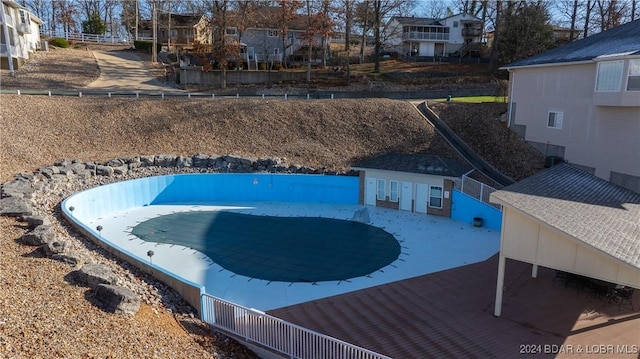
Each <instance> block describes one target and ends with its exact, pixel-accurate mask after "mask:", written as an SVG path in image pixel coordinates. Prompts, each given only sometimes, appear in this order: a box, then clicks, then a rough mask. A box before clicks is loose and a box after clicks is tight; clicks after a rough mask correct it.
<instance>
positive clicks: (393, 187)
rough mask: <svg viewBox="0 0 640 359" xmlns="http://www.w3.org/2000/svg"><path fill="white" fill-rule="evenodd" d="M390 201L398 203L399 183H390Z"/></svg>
mask: <svg viewBox="0 0 640 359" xmlns="http://www.w3.org/2000/svg"><path fill="white" fill-rule="evenodd" d="M389 201H391V202H398V181H389Z"/></svg>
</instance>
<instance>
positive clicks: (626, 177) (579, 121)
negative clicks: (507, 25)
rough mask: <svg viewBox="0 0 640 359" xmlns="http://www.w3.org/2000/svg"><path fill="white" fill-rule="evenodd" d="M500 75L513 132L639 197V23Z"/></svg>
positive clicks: (533, 59)
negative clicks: (504, 77)
mask: <svg viewBox="0 0 640 359" xmlns="http://www.w3.org/2000/svg"><path fill="white" fill-rule="evenodd" d="M504 69H507V70H508V71H509V78H510V93H509V99H510V106H509V126H510V127H511V128H512V129H513V130H515V131H516V132H517V133H518V134H520V135H521V136H522V137H523V138H524V139H525V140H526V141H527V142H528V143H530V144H531V145H533V146H534V147H536V148H537V149H538V150H539V151H540V152H542V153H543V154H545V155H547V156H550V157H549V159H552V160H553V161H552V162H557V161H559V162H567V163H569V164H571V165H572V166H574V167H576V168H579V169H582V170H584V171H586V172H588V173H591V174H594V175H596V176H598V177H600V178H603V179H605V180H607V181H610V182H612V183H614V184H617V185H620V186H622V187H625V188H627V189H630V190H632V191H635V192H640V20H635V21H632V22H629V23H627V24H624V25H621V26H618V27H615V28H613V29H610V30H607V31H604V32H601V33H599V34H596V35H593V36H590V37H588V38H586V39H582V40H578V41H575V42H572V43H570V44H567V45H564V46H561V47H558V48H555V49H552V50H550V51H547V52H544V53H541V54H538V55H535V56H532V57H529V58H526V59H523V60H520V61H517V62H514V63H511V64H509V65H507V66H505V67H504Z"/></svg>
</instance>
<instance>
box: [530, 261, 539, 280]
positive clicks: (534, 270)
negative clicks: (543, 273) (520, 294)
mask: <svg viewBox="0 0 640 359" xmlns="http://www.w3.org/2000/svg"><path fill="white" fill-rule="evenodd" d="M531 278H538V265H537V264H534V265H533V267H532V268H531Z"/></svg>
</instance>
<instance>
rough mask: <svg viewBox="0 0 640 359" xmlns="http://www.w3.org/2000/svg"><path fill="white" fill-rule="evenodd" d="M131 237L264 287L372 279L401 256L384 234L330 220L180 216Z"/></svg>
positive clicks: (137, 228) (162, 220)
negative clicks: (203, 258)
mask: <svg viewBox="0 0 640 359" xmlns="http://www.w3.org/2000/svg"><path fill="white" fill-rule="evenodd" d="M133 234H134V235H136V236H137V237H139V238H141V239H142V240H145V241H149V242H158V243H169V244H179V245H183V246H185V247H190V248H193V249H196V250H198V251H200V252H202V253H205V254H206V255H207V256H209V258H211V260H213V261H214V262H216V263H217V264H219V265H220V266H221V267H223V268H225V269H227V270H229V271H231V272H233V273H236V274H241V275H244V276H247V277H251V278H259V279H264V280H267V281H283V282H319V281H332V280H345V279H349V278H354V277H359V276H364V275H367V274H370V273H373V272H375V271H377V270H378V269H380V268H382V267H385V266H386V265H388V264H391V263H392V262H393V261H395V260H396V259H397V258H398V256H399V255H400V244H399V243H398V241H397V240H396V239H395V238H394V237H393V236H392V235H391V234H389V233H388V232H386V231H384V230H382V229H380V228H377V227H373V226H370V225H367V224H364V223H359V222H353V221H346V220H337V219H330V218H315V217H273V216H256V215H249V214H242V213H233V212H224V211H222V212H219V211H206V212H201V211H196V212H181V213H174V214H170V215H165V216H160V217H156V218H153V219H150V220H147V221H145V222H142V223H140V224H138V225H137V226H135V227H134V228H133ZM184 265H189V264H188V263H184Z"/></svg>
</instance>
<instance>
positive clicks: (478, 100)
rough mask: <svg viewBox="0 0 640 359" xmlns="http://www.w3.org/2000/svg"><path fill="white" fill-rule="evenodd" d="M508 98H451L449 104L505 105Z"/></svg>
mask: <svg viewBox="0 0 640 359" xmlns="http://www.w3.org/2000/svg"><path fill="white" fill-rule="evenodd" d="M507 100H508V97H506V96H469V97H452V98H451V102H466V103H483V102H498V103H507ZM436 101H439V102H446V101H447V99H446V98H443V99H438V100H436Z"/></svg>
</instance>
